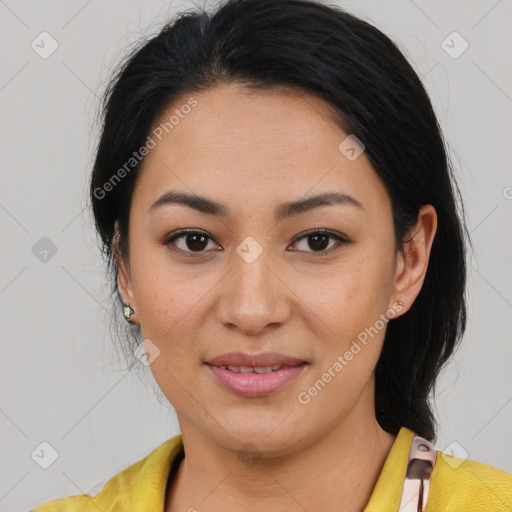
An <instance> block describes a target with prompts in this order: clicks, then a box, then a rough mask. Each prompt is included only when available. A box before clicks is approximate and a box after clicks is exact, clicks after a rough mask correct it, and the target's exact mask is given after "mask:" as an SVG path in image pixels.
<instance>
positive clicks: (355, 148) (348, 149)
mask: <svg viewBox="0 0 512 512" xmlns="http://www.w3.org/2000/svg"><path fill="white" fill-rule="evenodd" d="M338 150H339V152H340V153H341V154H342V155H343V156H344V157H345V158H346V159H347V160H350V161H351V162H353V161H354V160H355V159H356V158H358V157H359V156H360V155H361V153H362V152H363V151H364V150H365V145H364V144H363V143H362V142H361V140H360V139H359V138H357V137H356V136H355V135H354V134H353V133H351V134H350V135H349V136H348V137H346V138H345V139H343V141H342V142H341V144H340V145H339V146H338Z"/></svg>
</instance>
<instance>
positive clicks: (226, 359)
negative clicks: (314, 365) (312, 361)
mask: <svg viewBox="0 0 512 512" xmlns="http://www.w3.org/2000/svg"><path fill="white" fill-rule="evenodd" d="M305 362H306V361H304V359H300V358H297V357H290V356H286V355H284V354H279V353H277V352H262V353H260V354H248V353H246V352H229V353H227V354H221V355H219V356H216V357H213V358H211V359H208V361H206V364H209V365H212V366H249V367H252V368H255V367H267V366H272V365H280V366H296V365H298V364H301V363H305Z"/></svg>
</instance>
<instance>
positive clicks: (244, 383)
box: [206, 363, 307, 396]
mask: <svg viewBox="0 0 512 512" xmlns="http://www.w3.org/2000/svg"><path fill="white" fill-rule="evenodd" d="M206 366H207V367H208V368H209V370H210V371H211V372H212V373H213V375H214V376H215V377H216V378H217V380H218V381H219V382H220V384H221V385H223V386H224V387H225V388H227V389H228V390H230V391H232V392H233V393H236V394H237V395H243V396H263V395H268V394H271V393H275V392H276V391H279V390H281V389H283V388H284V387H286V386H287V385H288V384H290V383H291V382H292V381H293V380H294V379H296V378H297V377H298V376H299V374H300V373H301V372H302V371H303V370H304V369H305V368H306V366H307V364H306V363H302V364H299V365H296V366H283V367H282V368H280V369H279V370H276V371H272V372H267V373H235V372H232V371H230V370H224V369H223V368H219V367H218V366H212V365H209V364H207V365H206Z"/></svg>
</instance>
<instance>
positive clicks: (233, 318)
mask: <svg viewBox="0 0 512 512" xmlns="http://www.w3.org/2000/svg"><path fill="white" fill-rule="evenodd" d="M270 253H271V251H270V250H263V251H262V252H261V254H260V255H259V256H258V257H257V258H256V259H254V260H252V258H245V256H244V254H243V252H240V254H242V256H241V255H240V254H239V253H237V252H233V254H232V261H231V262H230V264H231V271H230V272H228V274H227V275H226V277H225V278H224V279H223V280H222V283H223V284H222V289H221V291H220V297H219V300H218V304H217V310H216V311H217V318H218V321H219V322H221V323H222V324H223V325H224V326H226V327H228V328H230V329H235V328H236V329H238V330H239V331H240V332H241V333H243V334H245V335H258V334H262V333H264V332H265V331H267V330H275V329H276V328H278V327H279V326H280V325H282V324H283V323H285V322H286V321H287V320H288V319H289V317H290V314H291V297H292V296H293V293H292V292H291V290H290V288H289V287H288V286H287V285H286V283H285V282H284V281H283V279H282V278H281V277H279V275H278V268H277V264H276V262H275V261H274V260H273V259H272V257H271V254H270Z"/></svg>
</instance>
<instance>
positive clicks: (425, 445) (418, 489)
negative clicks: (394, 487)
mask: <svg viewBox="0 0 512 512" xmlns="http://www.w3.org/2000/svg"><path fill="white" fill-rule="evenodd" d="M436 458H437V452H436V449H435V447H434V445H433V444H432V443H430V442H429V441H427V440H426V439H423V437H420V436H414V438H413V440H412V443H411V451H410V452H409V460H408V462H407V472H406V475H405V481H404V486H403V489H402V499H401V501H400V507H399V509H398V510H399V512H425V508H426V507H427V500H428V493H429V490H430V476H431V475H432V471H433V469H434V466H435V465H436Z"/></svg>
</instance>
